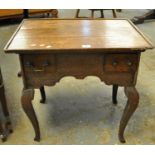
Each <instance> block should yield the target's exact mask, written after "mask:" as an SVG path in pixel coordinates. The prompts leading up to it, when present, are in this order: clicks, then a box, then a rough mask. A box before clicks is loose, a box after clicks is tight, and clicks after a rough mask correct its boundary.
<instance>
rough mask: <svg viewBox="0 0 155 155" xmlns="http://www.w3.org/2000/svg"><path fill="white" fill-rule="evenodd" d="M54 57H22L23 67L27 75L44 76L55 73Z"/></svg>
mask: <svg viewBox="0 0 155 155" xmlns="http://www.w3.org/2000/svg"><path fill="white" fill-rule="evenodd" d="M55 61H56V60H55V55H50V56H49V55H46V54H44V55H43V54H42V55H41V56H40V55H24V56H23V67H24V71H25V72H26V73H27V74H31V73H33V74H36V75H37V74H39V75H40V74H45V73H53V72H54V71H55Z"/></svg>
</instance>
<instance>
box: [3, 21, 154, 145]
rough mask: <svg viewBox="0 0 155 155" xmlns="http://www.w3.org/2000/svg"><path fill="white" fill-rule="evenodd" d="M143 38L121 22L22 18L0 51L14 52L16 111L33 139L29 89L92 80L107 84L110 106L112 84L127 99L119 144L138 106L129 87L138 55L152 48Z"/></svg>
mask: <svg viewBox="0 0 155 155" xmlns="http://www.w3.org/2000/svg"><path fill="white" fill-rule="evenodd" d="M152 48H153V46H152V44H151V43H150V41H148V39H147V38H146V37H145V36H144V35H143V34H142V33H141V32H140V31H139V30H138V29H137V28H136V27H135V26H134V25H133V24H132V23H131V22H130V21H129V20H127V19H29V20H24V21H23V22H22V23H21V25H20V26H19V28H18V29H17V31H16V32H15V34H14V35H13V37H12V38H11V39H10V41H9V42H8V44H7V45H6V47H5V52H6V53H17V54H19V58H20V63H21V69H22V77H23V83H24V89H23V94H22V98H21V101H22V107H23V109H24V111H25V113H26V114H27V116H28V117H29V119H30V121H31V123H32V125H33V127H34V130H35V134H36V136H35V140H37V141H39V140H40V129H39V124H38V120H37V117H36V114H35V111H34V109H33V106H32V100H33V98H34V89H35V88H37V89H39V88H41V92H42V97H43V98H42V102H44V101H45V92H44V87H43V86H44V85H47V86H52V85H54V84H55V83H56V82H58V81H59V80H60V79H61V78H63V77H64V76H74V77H76V78H80V79H83V78H85V77H86V76H89V75H94V76H98V77H99V78H100V79H101V80H102V81H104V82H105V83H106V84H107V85H113V103H115V104H116V103H117V99H116V95H117V88H118V86H123V87H124V88H125V94H126V96H127V98H128V100H127V104H126V107H125V110H124V113H123V116H122V118H121V122H120V127H119V139H120V141H121V142H125V139H124V130H125V127H126V125H127V123H128V121H129V119H130V117H131V116H132V114H133V113H134V111H135V110H136V108H137V106H138V103H139V94H138V92H137V90H136V88H135V85H136V81H137V73H138V67H139V62H140V55H141V52H144V51H145V50H146V49H152Z"/></svg>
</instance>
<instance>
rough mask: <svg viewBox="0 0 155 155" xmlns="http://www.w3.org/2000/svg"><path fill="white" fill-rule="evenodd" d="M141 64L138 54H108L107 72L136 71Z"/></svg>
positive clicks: (106, 59)
mask: <svg viewBox="0 0 155 155" xmlns="http://www.w3.org/2000/svg"><path fill="white" fill-rule="evenodd" d="M138 64H139V55H138V54H106V55H105V62H104V71H105V72H121V73H122V72H132V73H133V72H135V71H136V70H137V68H138Z"/></svg>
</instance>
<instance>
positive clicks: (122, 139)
mask: <svg viewBox="0 0 155 155" xmlns="http://www.w3.org/2000/svg"><path fill="white" fill-rule="evenodd" d="M119 141H120V142H121V143H125V142H126V141H125V138H124V136H120V135H119Z"/></svg>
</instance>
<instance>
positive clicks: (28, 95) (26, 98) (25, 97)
mask: <svg viewBox="0 0 155 155" xmlns="http://www.w3.org/2000/svg"><path fill="white" fill-rule="evenodd" d="M33 98H34V90H30V89H28V90H24V91H23V94H22V98H21V102H22V105H23V106H26V105H27V104H29V103H30V102H31V101H32V100H33Z"/></svg>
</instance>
